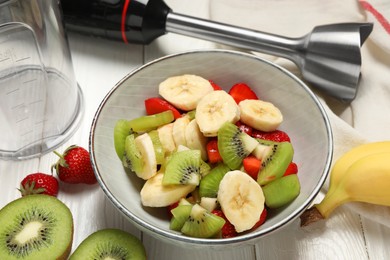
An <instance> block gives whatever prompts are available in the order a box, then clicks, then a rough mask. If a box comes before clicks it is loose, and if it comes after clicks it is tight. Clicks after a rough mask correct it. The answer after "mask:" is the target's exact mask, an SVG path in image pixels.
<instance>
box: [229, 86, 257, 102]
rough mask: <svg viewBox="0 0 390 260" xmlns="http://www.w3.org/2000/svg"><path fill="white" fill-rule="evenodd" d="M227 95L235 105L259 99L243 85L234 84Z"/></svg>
mask: <svg viewBox="0 0 390 260" xmlns="http://www.w3.org/2000/svg"><path fill="white" fill-rule="evenodd" d="M229 94H230V95H231V96H232V97H233V99H234V100H235V101H236V103H237V104H238V103H240V102H241V101H242V100H245V99H259V98H258V97H257V95H256V93H255V92H254V91H253V90H252V89H251V88H250V87H249V86H248V85H247V84H245V83H237V84H234V85H233V86H232V88H231V89H230V90H229Z"/></svg>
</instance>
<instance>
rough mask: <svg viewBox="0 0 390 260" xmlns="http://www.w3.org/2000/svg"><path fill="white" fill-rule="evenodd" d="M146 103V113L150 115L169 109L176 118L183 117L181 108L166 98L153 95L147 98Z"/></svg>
mask: <svg viewBox="0 0 390 260" xmlns="http://www.w3.org/2000/svg"><path fill="white" fill-rule="evenodd" d="M144 103H145V109H146V114H148V115H155V114H158V113H161V112H164V111H167V110H171V111H172V112H173V116H174V117H175V119H177V118H179V117H181V114H180V112H179V110H177V109H176V108H175V107H174V106H173V105H172V104H170V103H168V101H166V100H165V99H162V98H158V97H153V98H148V99H146V100H145V101H144Z"/></svg>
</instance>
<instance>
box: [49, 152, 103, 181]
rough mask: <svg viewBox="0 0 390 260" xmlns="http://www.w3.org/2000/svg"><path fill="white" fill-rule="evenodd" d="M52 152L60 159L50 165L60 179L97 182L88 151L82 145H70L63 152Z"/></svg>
mask: <svg viewBox="0 0 390 260" xmlns="http://www.w3.org/2000/svg"><path fill="white" fill-rule="evenodd" d="M54 153H55V154H56V155H58V156H59V157H60V159H59V160H58V161H57V163H56V164H54V165H53V166H52V169H53V168H54V167H55V169H56V172H57V175H58V177H59V178H60V180H61V181H63V182H66V183H86V184H94V183H96V182H97V180H96V177H95V174H94V173H93V169H92V164H91V161H90V156H89V153H88V151H87V150H85V149H84V148H83V147H80V146H76V145H72V146H70V147H68V148H67V149H66V150H65V152H64V154H59V153H58V152H56V151H54Z"/></svg>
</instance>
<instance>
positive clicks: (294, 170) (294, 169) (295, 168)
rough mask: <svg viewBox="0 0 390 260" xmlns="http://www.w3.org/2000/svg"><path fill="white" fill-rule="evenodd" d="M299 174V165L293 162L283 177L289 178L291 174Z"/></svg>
mask: <svg viewBox="0 0 390 260" xmlns="http://www.w3.org/2000/svg"><path fill="white" fill-rule="evenodd" d="M297 173H298V165H297V164H296V163H294V162H291V163H290V164H289V165H288V167H287V169H286V171H285V172H284V174H283V176H287V175H290V174H297Z"/></svg>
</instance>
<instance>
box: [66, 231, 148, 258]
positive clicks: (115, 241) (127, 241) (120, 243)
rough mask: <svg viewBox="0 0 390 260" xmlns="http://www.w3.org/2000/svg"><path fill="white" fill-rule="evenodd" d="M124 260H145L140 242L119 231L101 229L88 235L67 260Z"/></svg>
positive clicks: (143, 249)
mask: <svg viewBox="0 0 390 260" xmlns="http://www.w3.org/2000/svg"><path fill="white" fill-rule="evenodd" d="M89 259H91V260H92V259H96V260H98V259H101V260H103V259H126V260H145V259H146V252H145V247H144V246H143V244H142V243H141V241H140V240H139V239H138V238H137V237H135V236H133V235H131V234H130V233H128V232H125V231H123V230H120V229H102V230H99V231H96V232H94V233H92V234H91V235H89V236H88V237H87V238H86V239H85V240H84V241H82V242H81V244H80V245H79V246H78V247H77V248H76V250H75V251H74V252H73V254H72V255H71V256H70V258H69V260H89Z"/></svg>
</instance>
